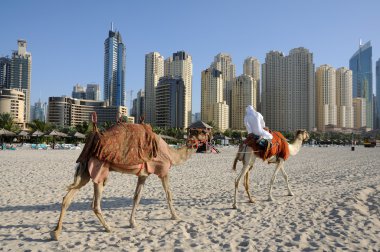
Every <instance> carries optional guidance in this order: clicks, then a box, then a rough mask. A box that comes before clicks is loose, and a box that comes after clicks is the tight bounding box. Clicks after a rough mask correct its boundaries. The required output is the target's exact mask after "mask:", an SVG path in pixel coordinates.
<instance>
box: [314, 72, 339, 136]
mask: <svg viewBox="0 0 380 252" xmlns="http://www.w3.org/2000/svg"><path fill="white" fill-rule="evenodd" d="M315 86H316V101H317V103H316V115H317V118H316V124H317V129H318V130H319V131H325V127H326V126H327V125H334V126H336V125H337V109H336V71H335V69H334V68H333V67H331V66H329V65H322V66H320V67H318V68H317V71H316V72H315Z"/></svg>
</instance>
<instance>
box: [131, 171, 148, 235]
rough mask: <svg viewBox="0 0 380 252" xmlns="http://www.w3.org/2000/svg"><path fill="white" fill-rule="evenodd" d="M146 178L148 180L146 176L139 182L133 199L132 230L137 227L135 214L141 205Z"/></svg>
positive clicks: (140, 178)
mask: <svg viewBox="0 0 380 252" xmlns="http://www.w3.org/2000/svg"><path fill="white" fill-rule="evenodd" d="M146 178H147V177H146V176H141V177H139V178H138V180H137V186H136V191H135V195H134V197H133V207H132V213H131V218H130V220H129V223H130V224H131V227H132V228H133V227H136V221H135V213H136V210H137V207H138V205H139V203H140V199H141V191H142V189H143V187H144V183H145V180H146Z"/></svg>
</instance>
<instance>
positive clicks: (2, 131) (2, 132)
mask: <svg viewBox="0 0 380 252" xmlns="http://www.w3.org/2000/svg"><path fill="white" fill-rule="evenodd" d="M15 135H16V134H15V133H13V132H12V131H9V130H6V129H0V136H15Z"/></svg>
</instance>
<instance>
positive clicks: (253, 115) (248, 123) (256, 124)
mask: <svg viewBox="0 0 380 252" xmlns="http://www.w3.org/2000/svg"><path fill="white" fill-rule="evenodd" d="M244 125H245V127H246V129H247V131H248V134H250V133H253V134H255V135H257V136H262V137H263V138H264V139H272V138H273V136H272V134H270V133H269V132H268V131H266V130H264V127H265V122H264V118H263V116H262V115H261V114H260V113H259V112H257V111H255V109H254V108H253V106H251V105H249V106H248V107H247V108H246V114H245V117H244Z"/></svg>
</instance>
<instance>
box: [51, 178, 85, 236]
mask: <svg viewBox="0 0 380 252" xmlns="http://www.w3.org/2000/svg"><path fill="white" fill-rule="evenodd" d="M80 176H81V180H80V182H79V184H78V185H76V186H75V187H73V188H70V189H69V191H68V192H67V194H66V195H65V197H63V200H62V207H61V214H60V215H59V220H58V224H57V227H56V228H55V229H54V231H53V233H52V236H53V238H54V239H55V240H58V238H59V236H60V234H61V232H62V222H63V217H64V216H65V214H66V210H67V209H68V208H69V206H70V204H71V201H72V200H73V198H74V196H75V194H76V193H77V192H78V191H79V189H80V188H82V187H83V186H84V185H86V184H87V183H88V182H89V181H90V177H89V176H88V174H87V173H82V174H81V175H80Z"/></svg>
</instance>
